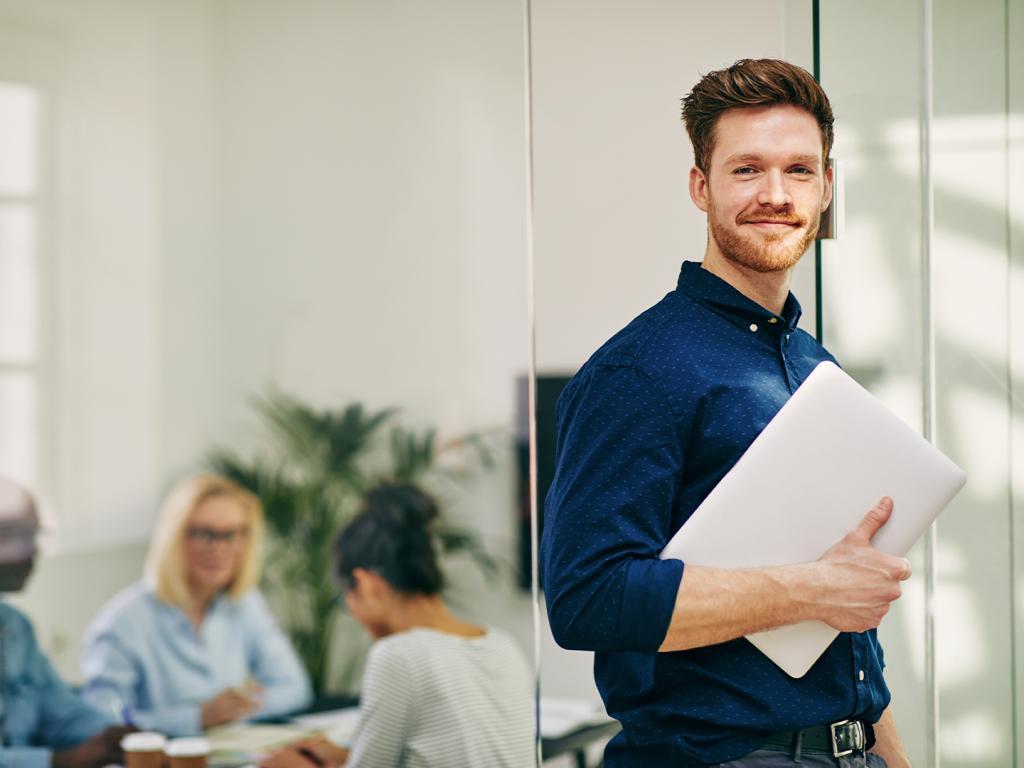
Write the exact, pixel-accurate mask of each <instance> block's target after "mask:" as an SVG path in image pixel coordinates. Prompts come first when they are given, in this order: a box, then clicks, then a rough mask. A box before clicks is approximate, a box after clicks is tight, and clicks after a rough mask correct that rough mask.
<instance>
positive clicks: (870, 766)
mask: <svg viewBox="0 0 1024 768" xmlns="http://www.w3.org/2000/svg"><path fill="white" fill-rule="evenodd" d="M797 765H800V766H803V767H804V768H887V763H886V762H885V760H883V759H882V758H881V757H879V756H878V755H876V754H873V753H871V752H869V753H868V754H866V755H847V756H846V757H832V755H826V754H823V753H821V752H807V751H805V752H804V753H803V754H802V755H801V756H800V762H799V763H797V762H796V761H795V760H794V759H793V754H792V753H791V752H788V751H777V750H774V749H758V750H756V751H754V752H751V753H750V754H749V755H744V756H743V757H741V758H739V759H737V760H730V761H729V762H728V763H720V764H719V767H718V768H793V767H794V766H797Z"/></svg>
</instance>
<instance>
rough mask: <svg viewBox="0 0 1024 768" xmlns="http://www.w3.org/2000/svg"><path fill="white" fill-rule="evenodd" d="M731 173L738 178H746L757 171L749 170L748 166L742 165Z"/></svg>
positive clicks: (754, 169)
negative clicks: (738, 176)
mask: <svg viewBox="0 0 1024 768" xmlns="http://www.w3.org/2000/svg"><path fill="white" fill-rule="evenodd" d="M733 173H735V174H737V175H740V176H746V175H749V174H751V173H757V169H756V168H751V167H750V166H749V165H744V166H743V167H742V168H737V169H736V170H735V171H733Z"/></svg>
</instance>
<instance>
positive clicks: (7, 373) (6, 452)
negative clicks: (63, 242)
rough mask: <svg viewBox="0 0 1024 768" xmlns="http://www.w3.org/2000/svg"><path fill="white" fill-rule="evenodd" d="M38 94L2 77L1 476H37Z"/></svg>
mask: <svg viewBox="0 0 1024 768" xmlns="http://www.w3.org/2000/svg"><path fill="white" fill-rule="evenodd" d="M40 108H41V105H40V95H39V91H38V90H37V89H36V88H33V87H31V86H28V85H24V84H20V83H12V82H3V81H0V473H3V474H7V475H10V476H12V477H14V478H16V479H18V480H19V481H22V482H24V483H25V484H26V485H28V486H29V487H35V486H36V485H37V483H38V480H39V461H40V458H39V454H40V449H39V434H40V429H39V392H40V377H41V370H40V369H41V354H40V353H41V344H40V336H41V334H40V311H39V310H40V307H39V304H40V290H39V287H40V248H39V231H40V219H41V200H42V195H41V190H40V186H41V184H40V176H41V174H40V173H39V164H40V140H39V137H40Z"/></svg>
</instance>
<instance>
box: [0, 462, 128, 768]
mask: <svg viewBox="0 0 1024 768" xmlns="http://www.w3.org/2000/svg"><path fill="white" fill-rule="evenodd" d="M38 531H39V520H38V517H37V515H36V510H35V504H33V502H32V499H31V497H29V495H28V494H27V493H25V491H23V490H22V489H21V488H20V487H18V486H17V485H16V484H15V483H14V482H12V481H11V480H8V479H6V478H3V477H0V592H19V591H21V589H22V588H23V587H24V586H25V582H26V581H27V580H28V577H29V574H30V573H31V572H32V567H33V565H34V563H35V556H36V534H37V533H38ZM112 722H113V717H111V716H110V715H104V714H101V713H100V712H97V711H96V710H94V709H93V708H92V707H90V706H89V705H87V704H86V703H85V702H83V701H82V700H81V699H79V698H78V697H77V696H76V695H75V694H74V693H72V691H71V690H70V689H69V688H68V686H67V685H66V684H65V683H64V682H63V681H62V680H61V679H60V678H59V677H58V676H57V674H56V673H55V672H54V671H53V668H52V667H51V666H50V663H49V662H48V661H47V660H46V657H45V656H43V654H42V652H41V651H40V650H39V646H38V645H36V639H35V634H34V633H33V631H32V625H31V624H30V623H29V621H28V619H27V618H25V616H24V615H23V614H22V613H21V612H20V611H18V610H17V609H15V608H13V607H11V606H10V605H7V604H6V603H0V768H51V767H52V768H102V767H103V766H105V765H108V764H111V763H119V762H120V761H121V749H120V746H119V744H120V740H121V736H123V735H124V734H125V733H127V732H128V731H129V730H130V729H128V728H124V727H119V726H112V725H111V723H112Z"/></svg>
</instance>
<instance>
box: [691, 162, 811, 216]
mask: <svg viewBox="0 0 1024 768" xmlns="http://www.w3.org/2000/svg"><path fill="white" fill-rule="evenodd" d="M829 189H830V190H831V187H829ZM690 199H691V200H693V204H694V205H696V206H697V207H698V208H700V209H701V210H702V211H704V213H707V212H708V208H710V206H709V205H708V177H707V176H705V175H704V171H702V170H701V169H700V168H698V167H697V166H696V165H695V166H693V168H691V169H690Z"/></svg>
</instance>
